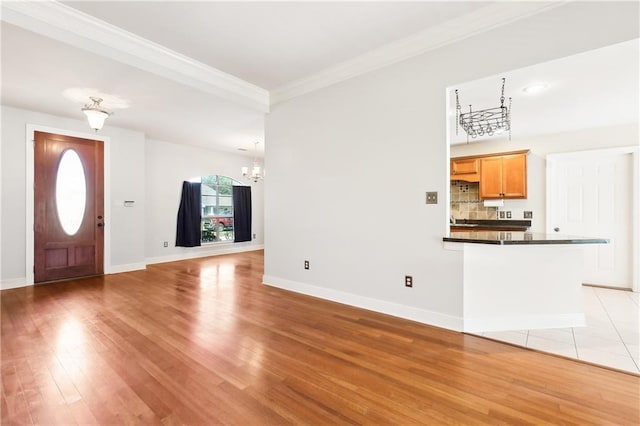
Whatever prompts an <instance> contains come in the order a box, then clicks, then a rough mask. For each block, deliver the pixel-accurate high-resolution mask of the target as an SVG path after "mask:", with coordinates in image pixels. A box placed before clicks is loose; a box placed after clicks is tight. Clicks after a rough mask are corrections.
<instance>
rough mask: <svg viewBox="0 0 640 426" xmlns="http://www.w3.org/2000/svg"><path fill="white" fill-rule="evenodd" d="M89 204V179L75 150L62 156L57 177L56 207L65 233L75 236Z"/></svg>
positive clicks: (68, 151)
mask: <svg viewBox="0 0 640 426" xmlns="http://www.w3.org/2000/svg"><path fill="white" fill-rule="evenodd" d="M86 204H87V178H86V176H85V174H84V167H83V165H82V160H80V157H79V156H78V153H77V152H75V151H74V150H73V149H68V150H66V151H65V152H64V153H63V154H62V158H61V159H60V164H58V173H57V175H56V207H57V209H58V218H59V220H60V225H61V226H62V229H63V230H64V232H66V233H67V234H68V235H75V234H76V232H78V229H80V225H82V219H83V218H84V211H85V207H86Z"/></svg>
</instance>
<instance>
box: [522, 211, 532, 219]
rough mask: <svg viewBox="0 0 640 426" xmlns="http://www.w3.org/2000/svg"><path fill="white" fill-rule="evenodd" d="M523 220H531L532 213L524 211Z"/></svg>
mask: <svg viewBox="0 0 640 426" xmlns="http://www.w3.org/2000/svg"><path fill="white" fill-rule="evenodd" d="M524 218H525V219H533V212H532V211H529V210H525V212H524Z"/></svg>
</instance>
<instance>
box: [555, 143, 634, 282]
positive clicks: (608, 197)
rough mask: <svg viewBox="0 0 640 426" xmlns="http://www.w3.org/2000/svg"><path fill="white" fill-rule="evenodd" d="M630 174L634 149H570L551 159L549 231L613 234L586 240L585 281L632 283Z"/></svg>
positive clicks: (589, 235) (571, 233) (595, 234)
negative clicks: (601, 239) (583, 151)
mask: <svg viewBox="0 0 640 426" xmlns="http://www.w3.org/2000/svg"><path fill="white" fill-rule="evenodd" d="M632 179H633V177H632V155H631V154H620V153H609V154H607V153H602V154H600V155H590V156H581V155H576V156H574V157H572V156H568V155H567V156H561V157H557V158H553V160H552V161H550V162H549V184H548V189H549V193H548V194H547V200H548V202H549V217H548V218H547V228H548V232H559V233H561V234H566V235H578V236H588V237H604V238H609V239H610V243H609V244H606V245H585V247H584V252H585V263H584V272H585V274H584V279H583V282H584V283H586V284H597V285H604V286H611V287H622V288H631V285H632V278H631V277H632V261H631V260H632V259H631V252H632V239H631V238H632V232H631V229H632V226H631V225H632V217H631V210H632V206H631V203H632V199H633V197H632V193H631V191H632ZM555 229H558V231H555Z"/></svg>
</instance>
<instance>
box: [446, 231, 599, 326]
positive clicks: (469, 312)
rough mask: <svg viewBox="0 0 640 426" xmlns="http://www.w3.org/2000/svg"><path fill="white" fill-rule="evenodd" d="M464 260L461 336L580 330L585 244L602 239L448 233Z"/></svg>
mask: <svg viewBox="0 0 640 426" xmlns="http://www.w3.org/2000/svg"><path fill="white" fill-rule="evenodd" d="M443 241H444V247H445V249H448V250H456V251H462V255H463V319H464V324H463V331H467V332H484V331H502V330H528V329H542V328H565V327H577V326H584V325H585V319H584V308H583V303H582V290H581V287H582V270H583V266H584V255H583V247H584V244H607V243H609V240H607V239H604V238H586V237H575V236H567V235H560V234H543V233H530V232H523V231H513V232H505V231H475V232H450V234H449V236H447V237H444V238H443Z"/></svg>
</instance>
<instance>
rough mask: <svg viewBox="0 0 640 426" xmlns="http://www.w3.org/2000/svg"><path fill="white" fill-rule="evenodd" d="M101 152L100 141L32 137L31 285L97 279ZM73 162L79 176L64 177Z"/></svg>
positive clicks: (101, 206) (101, 210)
mask: <svg viewBox="0 0 640 426" xmlns="http://www.w3.org/2000/svg"><path fill="white" fill-rule="evenodd" d="M103 152H104V148H103V144H102V142H101V141H93V140H88V139H80V138H74V137H70V136H62V135H54V134H51V133H44V132H35V150H34V159H35V176H34V207H35V217H34V243H35V244H34V246H35V253H34V255H35V256H34V260H35V265H34V280H35V282H43V281H51V280H59V279H65V278H75V277H81V276H88V275H98V274H102V273H103V254H104V231H103V230H104V200H103V198H104V184H103V181H104V177H103V176H104V172H103V157H104V154H103ZM76 155H77V157H76ZM69 158H71V159H72V160H73V161H67V160H68V159H69ZM78 160H79V161H78ZM74 162H75V167H76V169H78V167H80V174H77V173H76V175H73V174H68V173H66V172H65V170H66V169H65V167H66V166H65V163H74ZM61 164H62V167H61ZM78 164H80V166H78ZM71 169H73V167H71ZM76 171H77V170H76ZM82 173H83V174H84V177H83V176H82ZM65 188H67V189H66V190H65ZM65 205H66V206H71V207H69V208H65ZM65 215H68V216H70V219H69V220H67V219H66V217H67V216H65ZM74 215H75V217H74ZM63 224H64V226H63ZM65 229H66V230H65ZM76 229H77V230H76Z"/></svg>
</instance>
